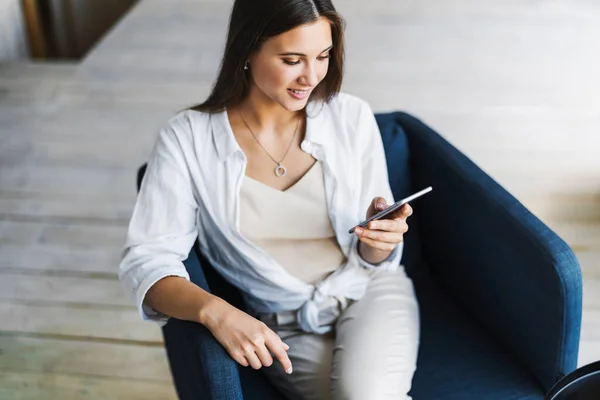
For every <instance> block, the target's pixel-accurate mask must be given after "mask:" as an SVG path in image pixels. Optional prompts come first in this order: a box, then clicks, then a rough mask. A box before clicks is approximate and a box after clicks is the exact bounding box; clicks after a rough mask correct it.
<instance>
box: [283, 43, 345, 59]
mask: <svg viewBox="0 0 600 400" xmlns="http://www.w3.org/2000/svg"><path fill="white" fill-rule="evenodd" d="M332 48H333V45H331V46H329V47H328V48H326V49H325V50H323V51H322V52H321V53H325V52H326V51H327V50H331V49H332ZM321 53H319V54H321ZM278 55H279V56H298V57H306V54H303V53H280V54H278Z"/></svg>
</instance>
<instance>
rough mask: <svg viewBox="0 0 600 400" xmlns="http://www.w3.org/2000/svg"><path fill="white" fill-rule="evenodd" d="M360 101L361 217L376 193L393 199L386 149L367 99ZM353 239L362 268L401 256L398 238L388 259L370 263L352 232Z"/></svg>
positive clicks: (390, 265)
mask: <svg viewBox="0 0 600 400" xmlns="http://www.w3.org/2000/svg"><path fill="white" fill-rule="evenodd" d="M361 103H362V106H361V107H360V111H359V113H358V121H357V125H356V126H357V128H356V129H357V132H356V135H357V138H359V146H358V148H359V151H360V160H361V161H360V165H361V170H360V175H361V176H360V185H361V187H360V195H359V198H360V200H359V207H360V210H359V212H360V213H361V215H362V217H365V216H366V212H367V209H368V208H369V206H370V204H371V202H372V201H373V199H374V198H375V197H378V196H380V197H383V198H384V199H385V200H386V202H387V203H388V205H389V204H392V203H394V201H395V200H394V196H393V194H392V189H391V188H390V183H389V179H388V170H387V163H386V158H385V150H384V148H383V141H382V139H381V133H380V131H379V126H378V125H377V121H376V120H375V115H374V114H373V111H372V110H371V107H370V106H369V105H368V104H367V103H366V102H363V101H361ZM353 240H354V241H355V242H356V243H353V244H352V246H351V249H352V251H353V252H356V253H357V254H356V255H357V259H358V260H359V263H360V264H361V265H362V266H363V267H364V268H367V269H373V268H384V269H395V268H397V266H398V264H399V263H400V260H401V259H402V253H403V249H404V242H400V243H399V244H398V245H397V246H396V247H395V248H394V250H393V251H392V252H391V253H390V255H389V256H388V258H387V259H385V260H384V261H382V262H380V263H377V264H371V263H369V262H367V261H366V260H364V259H363V258H362V257H361V255H360V253H359V252H358V244H359V243H360V241H359V240H358V237H356V235H353Z"/></svg>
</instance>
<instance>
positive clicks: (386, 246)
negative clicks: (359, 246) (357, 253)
mask: <svg viewBox="0 0 600 400" xmlns="http://www.w3.org/2000/svg"><path fill="white" fill-rule="evenodd" d="M358 240H360V241H361V242H363V243H365V244H367V245H369V246H370V247H372V248H374V249H377V250H381V251H392V250H394V248H395V247H396V246H397V243H385V242H379V241H377V240H373V239H369V238H367V237H361V238H359V239H358Z"/></svg>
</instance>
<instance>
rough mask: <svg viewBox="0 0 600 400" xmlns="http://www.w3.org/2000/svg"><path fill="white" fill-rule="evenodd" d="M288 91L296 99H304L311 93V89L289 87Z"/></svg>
mask: <svg viewBox="0 0 600 400" xmlns="http://www.w3.org/2000/svg"><path fill="white" fill-rule="evenodd" d="M288 93H289V94H290V95H292V96H293V97H294V98H296V99H304V98H305V97H307V96H308V95H309V93H310V90H302V89H288Z"/></svg>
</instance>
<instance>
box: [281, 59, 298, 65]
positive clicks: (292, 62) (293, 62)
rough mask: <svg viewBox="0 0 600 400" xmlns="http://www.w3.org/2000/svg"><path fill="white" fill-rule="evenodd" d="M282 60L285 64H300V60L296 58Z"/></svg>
mask: <svg viewBox="0 0 600 400" xmlns="http://www.w3.org/2000/svg"><path fill="white" fill-rule="evenodd" d="M283 62H284V63H286V64H287V65H298V64H300V60H296V61H291V60H283Z"/></svg>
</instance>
